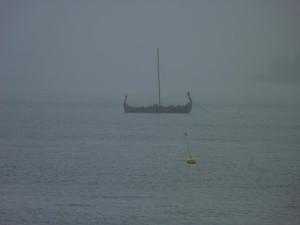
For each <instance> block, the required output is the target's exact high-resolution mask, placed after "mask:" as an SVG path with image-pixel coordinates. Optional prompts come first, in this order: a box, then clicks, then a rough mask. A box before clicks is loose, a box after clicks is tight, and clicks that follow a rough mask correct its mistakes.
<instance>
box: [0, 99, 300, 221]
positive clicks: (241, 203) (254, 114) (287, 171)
mask: <svg viewBox="0 0 300 225" xmlns="http://www.w3.org/2000/svg"><path fill="white" fill-rule="evenodd" d="M206 109H207V110H202V108H200V107H198V106H195V107H194V109H193V110H192V113H191V114H188V115H186V114H183V115H180V114H174V115H171V114H125V113H123V112H122V108H121V105H118V104H110V103H105V104H104V103H97V102H94V103H24V102H23V103H22V102H19V103H17V102H16V103H1V105H0V202H1V204H0V224H3V225H4V224H5V225H17V224H18V225H27V224H39V225H40V224H51V225H53V224H57V225H68V224H70V225H73V224H77V225H79V224H82V225H83V224H84V225H86V224H90V225H91V224H107V225H118V224H120V225H121V224H122V225H124V224H128V225H129V224H130V225H142V224H151V225H152V224H161V225H176V224H178V225H182V224H195V225H199V224H204V225H205V224H214V225H216V224H220V225H221V224H222V225H232V224H239V225H242V224H243V225H247V224H249V225H253V224H259V225H267V224H270V225H274V224H285V225H289V224H290V225H297V224H299V223H300V215H299V212H300V107H299V106H295V105H274V104H273V105H262V104H261V105H255V104H252V105H246V104H243V105H238V104H237V105H234V104H232V105H229V104H227V105H226V104H212V105H207V106H206ZM185 131H186V132H188V134H189V141H190V145H191V152H192V154H193V155H194V156H196V157H197V159H198V162H197V164H196V165H187V164H186V163H185V160H186V159H187V157H188V153H187V151H186V148H185V142H184V139H183V132H185Z"/></svg>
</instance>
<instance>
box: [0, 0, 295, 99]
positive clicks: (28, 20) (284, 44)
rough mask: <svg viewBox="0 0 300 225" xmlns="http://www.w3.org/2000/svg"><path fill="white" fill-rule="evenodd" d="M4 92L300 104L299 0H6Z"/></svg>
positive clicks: (0, 41)
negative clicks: (158, 74) (188, 94)
mask: <svg viewBox="0 0 300 225" xmlns="http://www.w3.org/2000/svg"><path fill="white" fill-rule="evenodd" d="M0 21H1V22H0V31H1V36H0V47H1V51H0V83H1V88H0V100H2V101H4V100H5V101H10V100H15V99H17V100H39V101H43V100H62V99H63V100H64V99H66V100H68V99H81V100H86V99H99V100H111V101H114V102H116V101H122V100H123V96H124V94H128V95H129V101H131V102H134V103H136V102H144V103H151V102H153V101H156V99H157V80H156V79H157V78H156V64H155V62H156V58H155V57H156V48H157V47H159V48H160V63H161V87H162V102H163V103H164V102H165V103H182V102H184V101H186V96H185V93H186V91H190V92H191V93H192V97H193V99H194V100H195V102H198V103H201V102H206V103H207V102H213V101H217V102H235V101H237V102H245V101H246V102H247V101H249V102H251V101H259V102H284V103H288V102H291V103H294V102H296V103H297V102H298V96H299V94H300V90H299V86H300V68H299V65H300V42H299V40H300V27H299V24H298V22H299V21H300V2H299V1H293V0H289V1H280V0H277V1H234V0H232V1H77V0H76V1H71V0H64V1H35V0H28V1H19V0H15V1H1V3H0Z"/></svg>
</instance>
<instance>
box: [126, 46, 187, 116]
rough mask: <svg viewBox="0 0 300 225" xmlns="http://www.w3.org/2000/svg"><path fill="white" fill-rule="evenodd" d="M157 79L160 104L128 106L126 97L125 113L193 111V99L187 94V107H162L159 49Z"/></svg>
mask: <svg viewBox="0 0 300 225" xmlns="http://www.w3.org/2000/svg"><path fill="white" fill-rule="evenodd" d="M157 77H158V104H153V105H150V106H131V105H128V104H127V98H128V96H127V95H125V99H124V103H123V107H124V112H125V113H190V112H191V110H192V98H191V95H190V92H187V97H188V100H189V101H188V102H187V103H186V104H185V105H168V106H164V105H161V99H160V71H159V49H157Z"/></svg>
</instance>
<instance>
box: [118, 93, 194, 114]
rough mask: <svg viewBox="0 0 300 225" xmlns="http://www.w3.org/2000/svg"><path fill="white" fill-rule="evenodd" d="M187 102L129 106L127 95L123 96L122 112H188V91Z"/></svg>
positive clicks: (189, 109)
mask: <svg viewBox="0 0 300 225" xmlns="http://www.w3.org/2000/svg"><path fill="white" fill-rule="evenodd" d="M187 95H188V98H189V102H188V103H187V104H185V105H169V106H159V105H156V104H155V105H151V106H142V107H136V106H130V105H128V104H127V96H125V100H124V104H123V106H124V112H125V113H190V112H191V110H192V99H191V97H190V94H189V93H188V94H187Z"/></svg>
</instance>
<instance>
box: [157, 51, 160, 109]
mask: <svg viewBox="0 0 300 225" xmlns="http://www.w3.org/2000/svg"><path fill="white" fill-rule="evenodd" d="M157 77H158V107H159V108H160V72H159V48H157Z"/></svg>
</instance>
